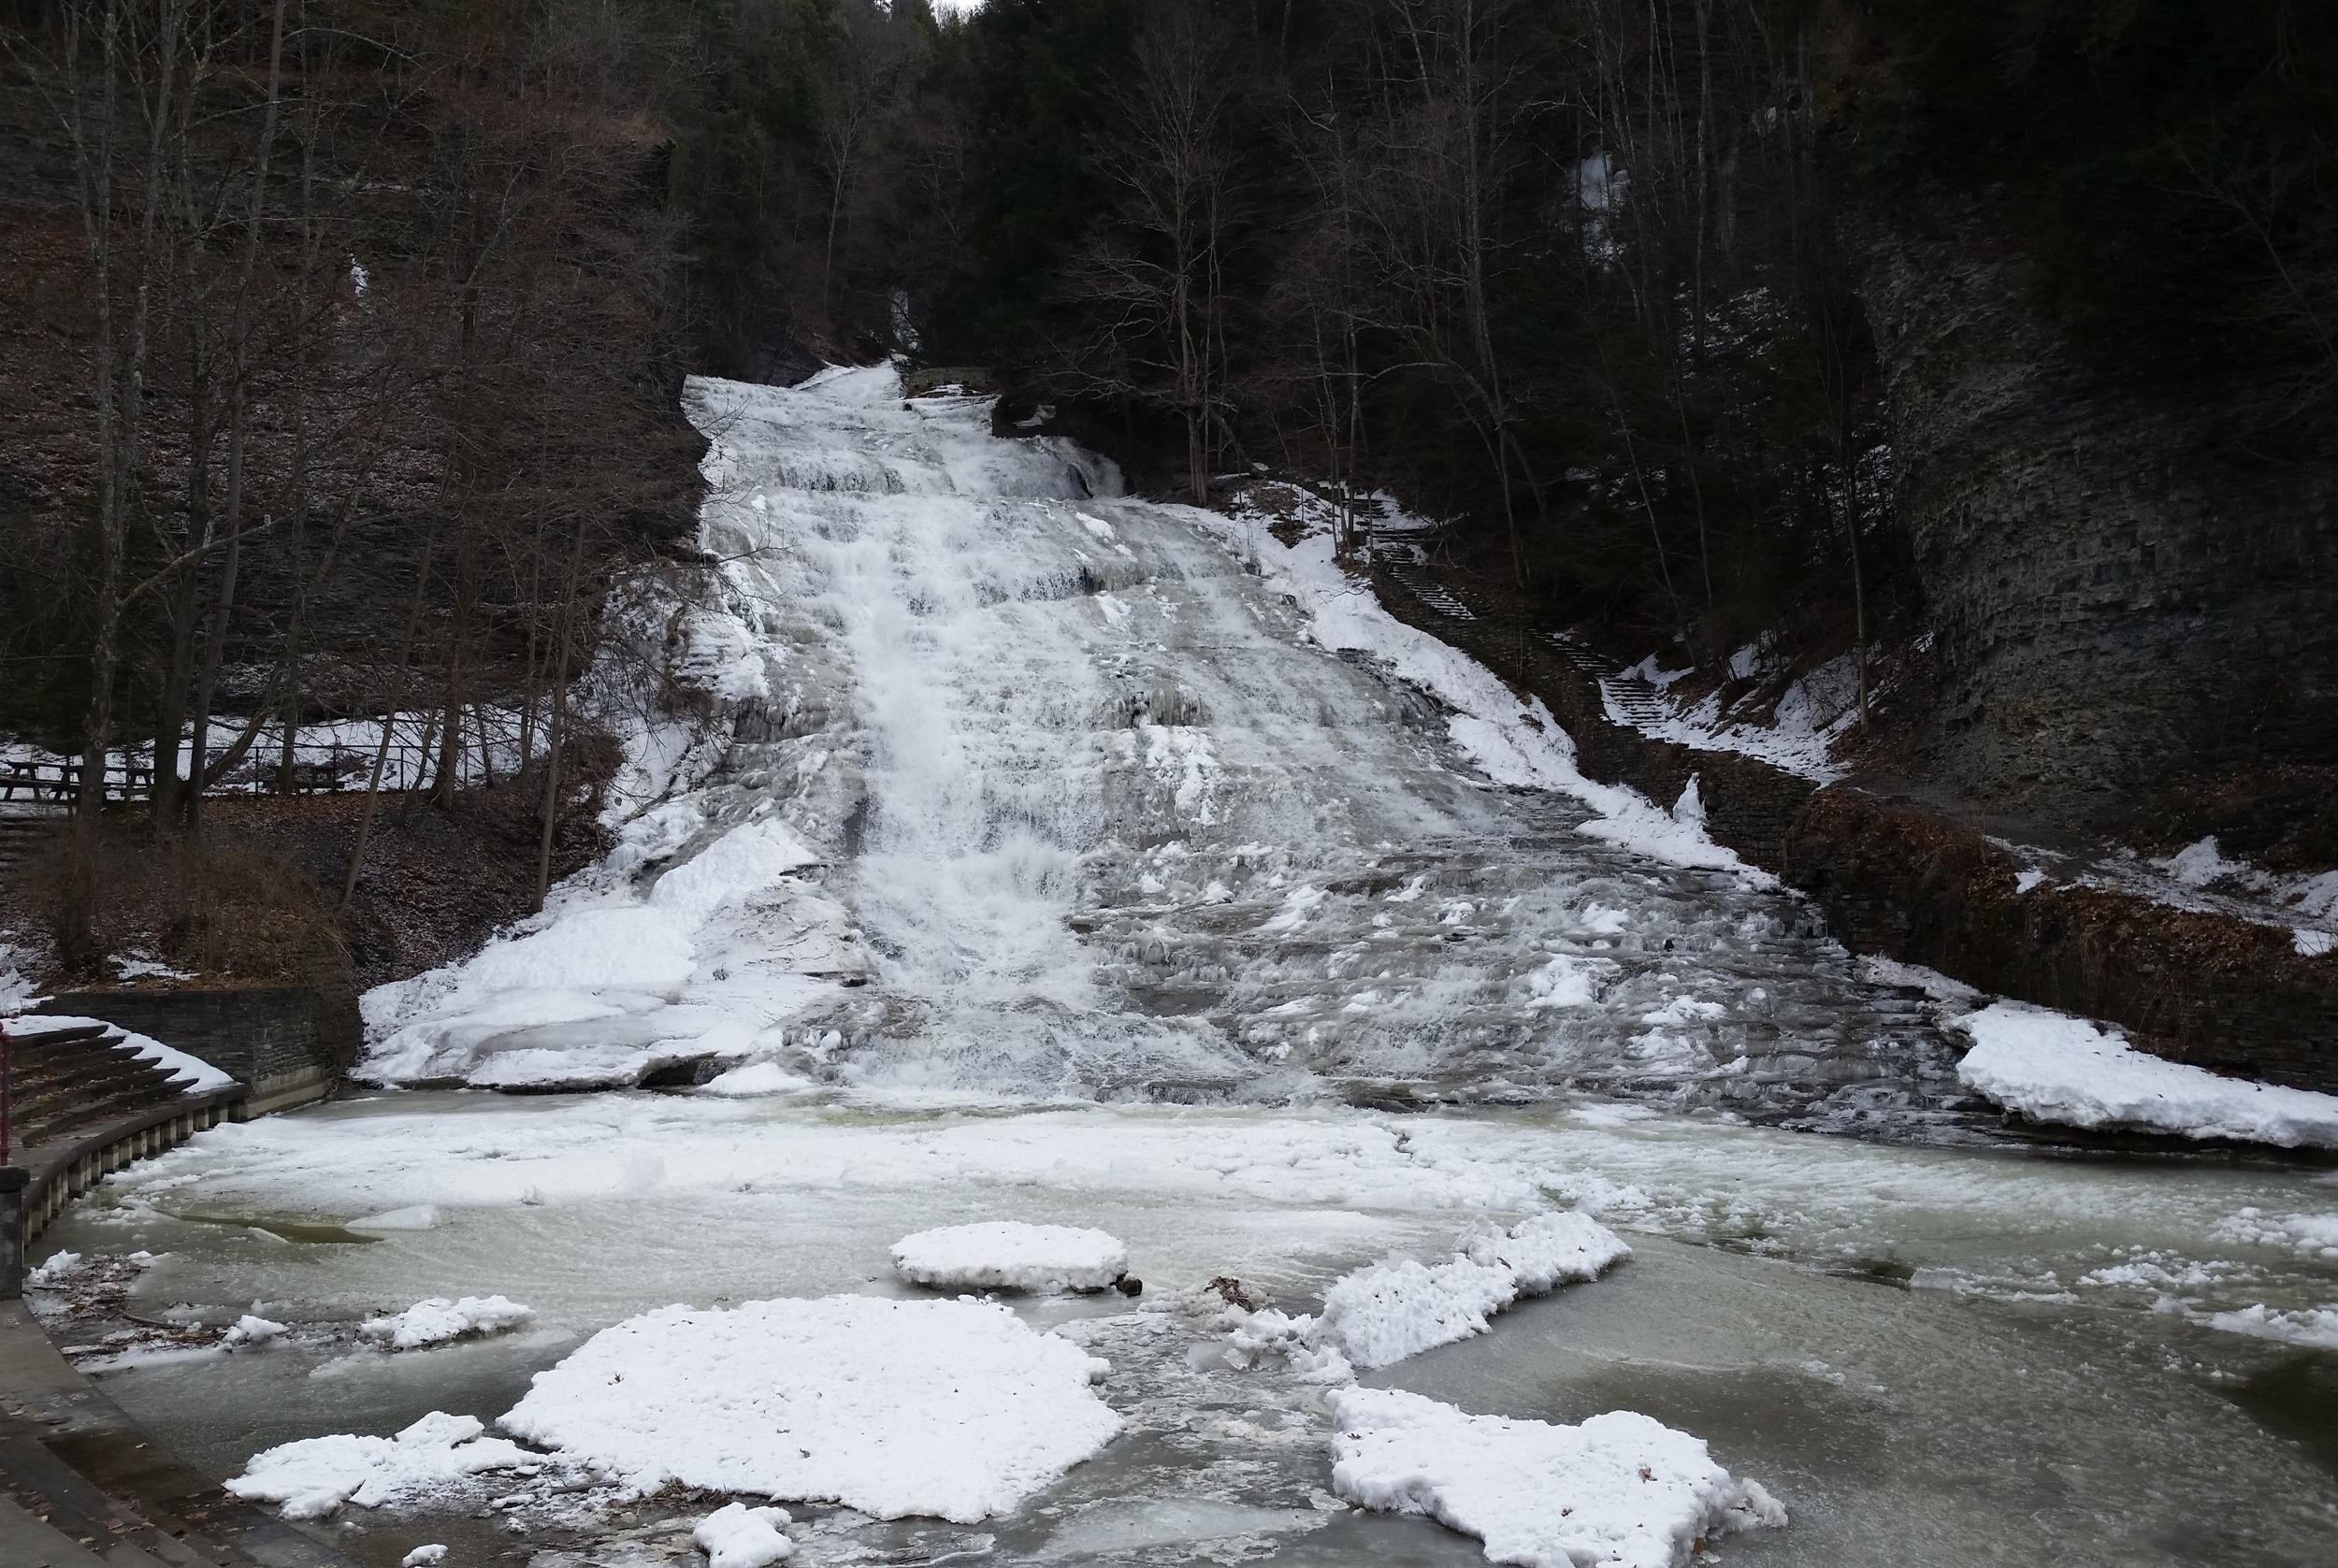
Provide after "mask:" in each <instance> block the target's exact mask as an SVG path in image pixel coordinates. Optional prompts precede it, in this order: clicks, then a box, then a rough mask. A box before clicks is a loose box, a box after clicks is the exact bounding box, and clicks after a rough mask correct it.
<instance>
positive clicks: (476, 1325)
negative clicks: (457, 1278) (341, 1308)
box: [358, 1296, 536, 1350]
mask: <svg viewBox="0 0 2338 1568" xmlns="http://www.w3.org/2000/svg"><path fill="white" fill-rule="evenodd" d="M534 1316H536V1314H535V1311H534V1310H533V1309H532V1308H529V1307H526V1306H522V1305H521V1304H520V1303H519V1302H514V1301H512V1300H511V1299H510V1298H508V1297H504V1296H465V1297H463V1298H462V1299H460V1300H459V1301H455V1300H449V1299H448V1298H447V1297H444V1296H433V1297H431V1298H430V1299H429V1300H427V1301H422V1302H415V1303H414V1304H413V1305H412V1306H410V1307H408V1308H407V1309H406V1310H405V1311H403V1312H394V1313H387V1314H384V1315H382V1316H379V1317H368V1318H367V1319H366V1321H365V1322H364V1324H362V1325H361V1326H360V1327H359V1329H358V1333H359V1334H361V1335H362V1336H364V1337H365V1338H367V1339H369V1340H374V1341H377V1342H379V1343H381V1344H382V1345H387V1346H388V1347H389V1348H390V1349H392V1350H420V1349H422V1348H424V1347H425V1346H426V1345H445V1344H447V1343H448V1342H449V1341H452V1340H458V1339H469V1338H475V1337H480V1336H483V1335H487V1334H499V1333H502V1332H504V1331H506V1330H510V1329H516V1328H518V1327H519V1326H520V1325H521V1324H523V1323H526V1322H527V1321H529V1320H530V1319H532V1318H533V1317H534Z"/></svg>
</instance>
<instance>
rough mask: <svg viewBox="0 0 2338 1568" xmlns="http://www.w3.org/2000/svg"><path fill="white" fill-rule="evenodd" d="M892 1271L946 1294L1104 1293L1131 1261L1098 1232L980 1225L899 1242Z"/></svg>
mask: <svg viewBox="0 0 2338 1568" xmlns="http://www.w3.org/2000/svg"><path fill="white" fill-rule="evenodd" d="M893 1269H894V1272H895V1273H899V1274H900V1275H901V1276H902V1278H903V1279H905V1280H907V1281H909V1282H910V1283H911V1284H912V1285H930V1286H933V1287H939V1288H945V1289H959V1290H1049V1291H1060V1290H1108V1289H1110V1288H1111V1287H1113V1285H1114V1284H1115V1283H1116V1282H1118V1280H1119V1279H1120V1277H1121V1276H1122V1275H1124V1274H1126V1273H1128V1272H1129V1253H1128V1248H1126V1247H1124V1246H1122V1245H1121V1244H1120V1243H1119V1242H1118V1240H1117V1239H1115V1238H1114V1237H1112V1236H1108V1235H1106V1234H1105V1233H1104V1231H1102V1230H1085V1229H1081V1228H1078V1227H1074V1226H1066V1225H1028V1224H1025V1223H1024V1222H1022V1221H1020V1220H1011V1219H1002V1220H984V1221H981V1222H979V1223H976V1224H973V1225H948V1226H944V1227H942V1228H940V1229H938V1230H920V1231H918V1232H917V1233H916V1235H914V1236H904V1237H902V1239H901V1240H900V1241H898V1242H895V1243H894V1244H893Z"/></svg>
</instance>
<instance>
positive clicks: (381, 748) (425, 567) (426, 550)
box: [334, 529, 439, 914]
mask: <svg viewBox="0 0 2338 1568" xmlns="http://www.w3.org/2000/svg"><path fill="white" fill-rule="evenodd" d="M438 547H439V536H438V533H437V531H436V530H435V529H434V530H433V531H432V532H431V534H430V537H429V538H427V539H424V540H423V543H422V565H421V567H420V568H419V569H417V570H416V571H415V573H414V597H413V602H412V603H411V604H410V605H408V606H407V609H406V634H405V636H403V637H402V638H400V639H399V640H398V645H397V677H398V678H397V683H396V684H395V685H394V686H393V687H392V688H391V691H390V700H389V703H388V706H387V708H386V709H385V711H384V712H382V735H381V738H380V740H379V741H376V742H375V744H374V748H373V771H372V772H371V773H370V774H368V776H367V778H366V810H365V814H364V815H363V816H361V817H359V818H358V819H357V842H356V843H355V845H354V846H353V847H352V848H351V850H350V852H349V874H348V875H347V876H346V877H344V878H342V879H341V898H340V902H339V903H338V904H336V905H335V906H334V913H337V914H338V913H346V912H347V910H348V908H349V900H350V899H353V898H354V897H355V896H356V893H357V873H358V872H359V871H360V870H363V869H364V867H365V863H366V845H367V843H368V842H370V841H371V840H372V838H373V819H374V815H375V813H377V812H378V811H380V809H381V805H382V769H383V768H384V767H385V766H386V765H387V764H388V762H389V758H390V738H391V737H392V736H393V735H395V734H396V733H397V703H398V698H400V697H402V696H403V695H404V694H405V689H406V671H407V669H409V668H410V667H411V664H412V662H413V657H414V631H415V628H416V627H417V626H420V625H421V623H422V602H423V597H424V593H425V590H426V587H427V585H428V583H429V582H430V554H431V552H432V551H434V550H436V549H437V548H438ZM429 743H430V742H429V741H427V740H426V741H424V742H423V744H424V745H428V744H429Z"/></svg>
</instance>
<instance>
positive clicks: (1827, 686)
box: [1599, 643, 1859, 784]
mask: <svg viewBox="0 0 2338 1568" xmlns="http://www.w3.org/2000/svg"><path fill="white" fill-rule="evenodd" d="M1689 673H1690V671H1688V670H1687V669H1671V670H1667V669H1659V668H1658V667H1657V664H1656V660H1655V658H1654V656H1653V655H1651V656H1650V657H1648V658H1646V659H1643V660H1642V661H1641V662H1640V663H1638V664H1637V665H1635V666H1633V667H1632V668H1631V669H1626V670H1622V671H1619V672H1618V673H1617V674H1614V675H1609V676H1605V677H1602V678H1601V679H1600V682H1599V699H1600V706H1601V707H1602V708H1603V709H1604V710H1605V712H1606V713H1607V717H1608V720H1609V723H1611V724H1620V725H1623V726H1626V727H1627V728H1631V729H1637V730H1638V731H1639V732H1640V733H1642V734H1644V735H1649V736H1652V737H1653V738H1655V739H1657V740H1660V741H1673V742H1675V743H1676V744H1679V745H1683V746H1693V747H1696V748H1697V749H1699V750H1702V751H1715V752H1735V753H1737V754H1738V755H1741V756H1750V757H1754V758H1755V759H1756V760H1758V761H1762V762H1767V763H1768V764H1769V765H1770V766H1771V767H1773V768H1779V769H1782V770H1785V771H1786V772H1789V773H1795V774H1798V775H1800V776H1801V777H1803V778H1806V779H1811V780H1813V781H1815V782H1817V783H1819V784H1833V783H1835V782H1836V781H1837V780H1839V779H1840V778H1842V777H1843V776H1844V771H1845V770H1843V769H1842V768H1841V767H1840V766H1838V765H1837V764H1836V763H1835V761H1834V760H1833V755H1832V753H1833V750H1834V746H1835V742H1836V741H1840V739H1841V738H1842V737H1843V736H1844V735H1845V734H1847V733H1849V731H1850V730H1851V728H1852V726H1855V724H1857V723H1858V719H1859V671H1858V665H1857V662H1856V660H1855V655H1851V654H1843V655H1839V656H1837V657H1835V658H1832V659H1829V660H1828V661H1826V663H1825V664H1822V665H1820V666H1819V667H1818V668H1816V669H1812V670H1810V671H1809V672H1808V673H1806V674H1803V675H1801V676H1799V677H1797V678H1796V679H1795V680H1793V681H1790V682H1788V683H1786V685H1785V687H1784V689H1783V690H1782V691H1781V690H1780V689H1779V688H1778V686H1777V685H1776V684H1775V681H1776V679H1777V676H1778V675H1779V674H1782V670H1778V669H1776V667H1775V665H1774V663H1773V661H1772V660H1771V658H1770V656H1769V653H1768V647H1767V646H1766V645H1765V644H1761V643H1748V644H1747V645H1746V646H1745V647H1742V648H1740V649H1739V650H1738V651H1737V652H1736V653H1735V654H1733V655H1730V659H1729V675H1730V678H1731V679H1732V680H1736V681H1746V680H1752V679H1754V678H1755V677H1757V676H1760V675H1763V674H1765V673H1768V674H1770V682H1769V683H1765V685H1764V686H1762V687H1760V688H1757V689H1756V690H1755V691H1754V692H1753V693H1750V694H1748V695H1746V696H1743V697H1740V698H1738V699H1737V700H1736V701H1735V702H1732V703H1730V704H1728V705H1727V706H1724V705H1723V703H1722V700H1721V694H1720V693H1719V692H1710V693H1708V694H1706V695H1705V696H1704V697H1702V698H1698V699H1697V700H1696V701H1695V702H1684V701H1682V700H1681V698H1679V697H1678V696H1676V695H1675V694H1674V693H1673V692H1672V690H1671V689H1670V688H1671V687H1672V686H1674V685H1675V684H1677V683H1679V682H1680V681H1681V678H1682V677H1684V676H1686V675H1688V674H1689ZM1770 692H1777V693H1778V696H1777V699H1776V701H1775V702H1771V703H1768V704H1767V706H1768V708H1769V714H1768V721H1767V722H1765V721H1764V718H1763V715H1762V709H1763V708H1764V706H1765V701H1764V699H1765V698H1766V696H1767V694H1768V693H1770Z"/></svg>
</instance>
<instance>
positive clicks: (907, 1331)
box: [500, 1296, 1120, 1524]
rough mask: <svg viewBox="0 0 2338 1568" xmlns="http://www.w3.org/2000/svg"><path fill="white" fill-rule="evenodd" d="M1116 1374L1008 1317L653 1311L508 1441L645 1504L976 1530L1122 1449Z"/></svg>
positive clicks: (850, 1310) (538, 1393)
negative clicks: (928, 1521)
mask: <svg viewBox="0 0 2338 1568" xmlns="http://www.w3.org/2000/svg"><path fill="white" fill-rule="evenodd" d="M1106 1370H1107V1369H1106V1367H1105V1365H1104V1362H1102V1361H1099V1360H1096V1359H1093V1358H1091V1357H1090V1356H1089V1354H1088V1353H1087V1352H1086V1351H1084V1350H1082V1349H1080V1348H1079V1347H1078V1346H1077V1345H1074V1344H1072V1343H1071V1342H1070V1341H1069V1340H1066V1339H1061V1338H1058V1337H1057V1336H1055V1335H1053V1334H1043V1333H1039V1332H1036V1331H1033V1330H1032V1329H1031V1328H1029V1327H1027V1326H1025V1324H1024V1323H1023V1322H1022V1320H1021V1319H1019V1318H1017V1316H1015V1315H1014V1314H1013V1313H1012V1312H1009V1311H1008V1310H1007V1309H1006V1308H1004V1307H1003V1306H998V1305H995V1304H993V1303H990V1302H971V1301H951V1302H895V1301H882V1300H878V1299H876V1298H873V1297H868V1296H830V1297H827V1298H824V1299H822V1300H819V1301H772V1302H742V1303H741V1304H740V1305H739V1306H738V1307H737V1308H736V1309H735V1310H732V1311H722V1310H701V1309H700V1308H696V1307H688V1306H670V1307H661V1308H659V1309H658V1310H657V1311H656V1312H650V1313H645V1314H643V1315H642V1316H639V1317H633V1318H628V1319H627V1320H626V1321H625V1322H622V1323H618V1324H616V1325H614V1326H613V1327H611V1328H608V1329H604V1330H602V1331H600V1332H599V1333H598V1334H595V1335H594V1336H593V1337H592V1338H591V1339H590V1340H588V1341H586V1342H585V1345H582V1346H581V1347H579V1348H578V1349H577V1350H576V1352H575V1353H574V1354H572V1355H570V1357H569V1358H568V1359H566V1360H564V1361H562V1362H561V1363H560V1364H559V1365H558V1366H556V1367H554V1368H552V1369H551V1370H550V1371H548V1372H541V1373H538V1374H536V1378H535V1384H534V1387H533V1388H530V1389H529V1390H528V1392H527V1397H526V1398H524V1399H522V1400H521V1401H520V1403H518V1404H516V1405H514V1406H513V1407H512V1410H511V1411H510V1412H509V1413H508V1414H507V1415H505V1416H504V1417H503V1418H502V1421H501V1422H500V1425H501V1426H502V1427H503V1429H504V1430H505V1431H509V1432H511V1433H512V1435H513V1436H515V1437H520V1438H524V1439H527V1441H529V1442H534V1443H541V1444H542V1445H544V1446H547V1447H551V1448H555V1449H558V1450H560V1451H561V1452H562V1453H564V1454H566V1455H568V1456H570V1457H571V1458H574V1459H576V1460H583V1461H585V1463H587V1464H590V1465H591V1466H593V1467H594V1468H595V1469H596V1470H597V1471H599V1472H600V1473H602V1474H607V1475H609V1476H610V1477H611V1478H612V1479H613V1480H614V1481H615V1482H616V1483H617V1484H618V1485H619V1486H620V1487H622V1488H623V1489H626V1490H627V1491H628V1492H629V1493H632V1494H634V1495H642V1494H646V1493H649V1492H653V1491H656V1490H657V1489H658V1488H660V1487H662V1486H665V1485H667V1484H669V1483H678V1484H680V1485H682V1486H686V1487H691V1488H696V1489H699V1490H701V1491H711V1492H732V1493H739V1494H743V1495H747V1496H759V1497H766V1498H772V1499H786V1500H790V1501H802V1502H830V1503H843V1504H844V1505H845V1506H846V1507H850V1508H858V1509H859V1510H860V1511H861V1512H862V1513H864V1514H869V1515H873V1516H874V1517H875V1518H884V1519H891V1518H902V1517H903V1516H904V1515H910V1514H920V1515H930V1516H932V1517H935V1518H945V1519H950V1520H953V1521H955V1522H958V1523H960V1524H972V1523H974V1522H976V1521H978V1520H981V1519H984V1518H989V1517H991V1516H992V1515H995V1514H1003V1513H1006V1512H1008V1511H1009V1510H1011V1509H1013V1508H1014V1507H1015V1506H1016V1505H1017V1503H1021V1502H1022V1501H1023V1499H1025V1498H1026V1497H1029V1496H1030V1495H1031V1494H1032V1493H1033V1492H1035V1491H1037V1490H1039V1489H1041V1488H1043V1487H1045V1486H1047V1485H1048V1484H1049V1483H1051V1482H1053V1481H1054V1480H1055V1479H1056V1478H1057V1477H1058V1476H1060V1475H1061V1474H1063V1473H1064V1472H1065V1471H1066V1470H1069V1469H1070V1468H1071V1467H1072V1466H1073V1465H1075V1464H1077V1463H1079V1462H1080V1461H1081V1460H1085V1459H1088V1458H1090V1456H1092V1455H1094V1454H1095V1453H1096V1452H1097V1451H1098V1450H1100V1449H1102V1448H1103V1447H1104V1445H1105V1444H1106V1443H1108V1442H1110V1441H1111V1440H1112V1438H1113V1437H1114V1435H1115V1434H1117V1433H1118V1431H1119V1430H1120V1417H1118V1416H1116V1415H1114V1414H1113V1413H1112V1411H1111V1410H1110V1409H1109V1408H1107V1407H1106V1406H1105V1404H1104V1402H1103V1401H1102V1400H1100V1399H1098V1398H1097V1397H1096V1395H1095V1393H1094V1392H1093V1391H1092V1389H1091V1388H1090V1383H1091V1382H1092V1381H1093V1380H1094V1379H1095V1378H1097V1377H1099V1376H1101V1375H1102V1374H1104V1371H1106Z"/></svg>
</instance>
